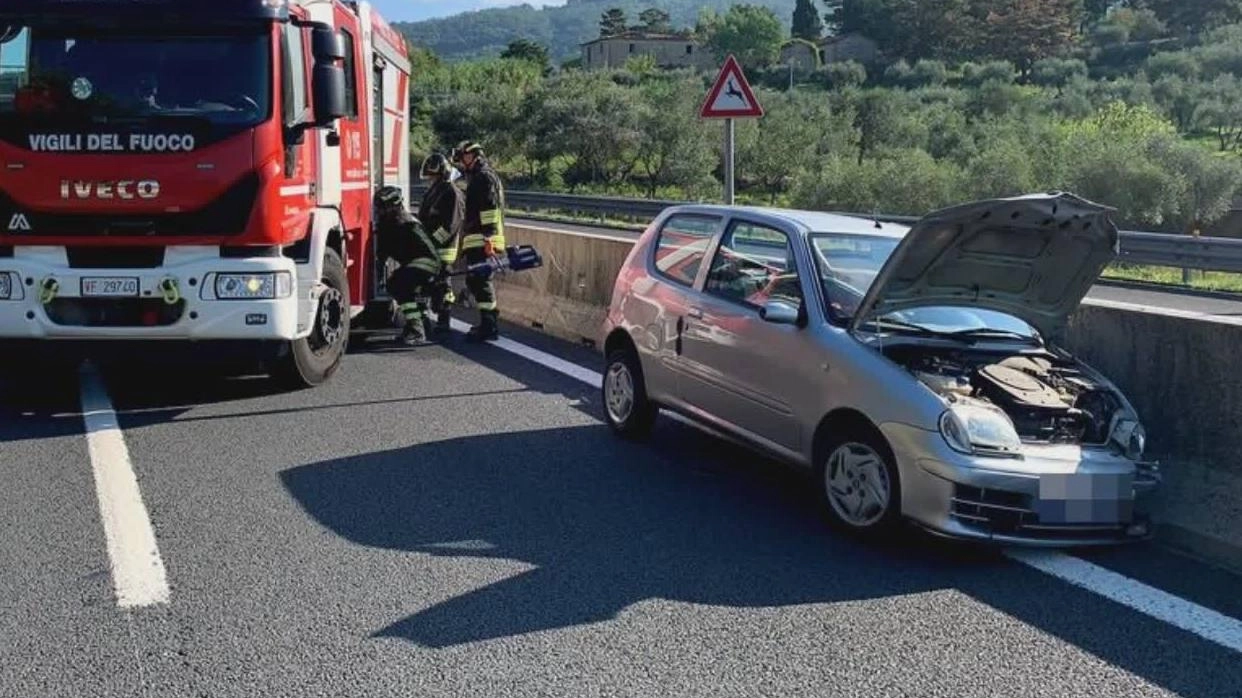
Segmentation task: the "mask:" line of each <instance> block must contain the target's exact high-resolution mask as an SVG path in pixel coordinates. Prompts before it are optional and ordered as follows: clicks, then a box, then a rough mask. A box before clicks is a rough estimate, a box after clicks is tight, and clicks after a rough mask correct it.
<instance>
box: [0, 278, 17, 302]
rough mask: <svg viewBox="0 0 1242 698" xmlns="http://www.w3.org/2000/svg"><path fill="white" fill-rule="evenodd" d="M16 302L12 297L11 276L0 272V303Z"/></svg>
mask: <svg viewBox="0 0 1242 698" xmlns="http://www.w3.org/2000/svg"><path fill="white" fill-rule="evenodd" d="M11 300H18V299H16V298H14V297H13V275H12V274H11V273H9V272H7V271H0V301H11Z"/></svg>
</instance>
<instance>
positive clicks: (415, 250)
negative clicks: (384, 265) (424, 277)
mask: <svg viewBox="0 0 1242 698" xmlns="http://www.w3.org/2000/svg"><path fill="white" fill-rule="evenodd" d="M376 234H377V235H378V237H379V243H378V250H377V252H378V253H379V258H380V259H393V260H395V261H396V262H397V264H400V265H401V266H403V267H404V266H410V267H415V268H418V269H422V270H423V271H426V272H427V273H429V274H437V273H439V271H440V266H441V265H440V259H439V255H438V254H437V253H436V245H435V243H434V242H432V240H431V236H430V235H428V234H427V231H426V230H424V229H423V226H422V224H421V223H419V222H418V219H416V218H415V217H414V216H412V215H410V213H409V212H408V211H406V210H404V209H402V211H401V212H400V214H398V215H397V216H392V217H387V218H383V219H381V220H380V221H379V223H378V225H377V226H376Z"/></svg>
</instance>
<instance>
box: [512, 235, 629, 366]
mask: <svg viewBox="0 0 1242 698" xmlns="http://www.w3.org/2000/svg"><path fill="white" fill-rule="evenodd" d="M505 239H506V244H510V245H513V244H523V245H534V246H535V249H537V250H539V252H540V254H542V255H543V267H542V268H540V269H535V270H532V271H526V272H522V273H520V274H509V275H506V276H504V277H501V278H500V279H498V281H497V283H496V292H497V295H498V296H499V299H500V304H501V317H502V318H504V319H507V320H510V321H513V322H516V323H518V324H521V325H524V326H527V327H534V328H536V329H539V330H541V331H543V332H545V333H547V334H549V335H552V336H554V337H558V338H560V339H564V340H568V341H570V342H574V343H583V344H592V343H594V342H596V341H598V339H599V338H598V336H597V335H598V333H599V328H600V325H601V323H602V322H603V320H604V314H605V312H606V309H607V306H608V301H609V299H610V298H612V284H613V281H614V280H615V279H616V278H617V274H618V273H619V272H620V270H621V265H622V264H624V263H625V258H626V255H628V254H629V253H630V250H631V249H632V248H633V247H634V241H633V240H630V239H627V238H623V237H611V236H609V235H607V234H606V233H600V234H597V235H596V234H591V235H567V234H565V233H563V232H557V231H553V230H548V229H544V228H537V227H531V226H516V225H512V224H509V225H506V226H505Z"/></svg>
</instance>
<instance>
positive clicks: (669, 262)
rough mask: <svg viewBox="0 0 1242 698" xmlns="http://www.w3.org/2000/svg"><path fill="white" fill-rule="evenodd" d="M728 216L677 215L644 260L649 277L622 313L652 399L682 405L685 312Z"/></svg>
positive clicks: (636, 285)
mask: <svg viewBox="0 0 1242 698" xmlns="http://www.w3.org/2000/svg"><path fill="white" fill-rule="evenodd" d="M723 227H724V217H723V216H719V215H711V214H706V213H697V212H696V213H677V214H673V215H671V216H669V218H668V219H667V220H665V221H664V222H663V223H662V224H661V225H660V230H659V231H658V232H657V234H656V238H655V240H654V241H653V243H652V245H651V250H650V254H649V256H648V258H647V260H646V274H645V275H642V276H641V277H640V278H636V279H635V281H634V282H633V285H632V287H631V293H630V294H628V295H627V297H626V300H625V308H624V310H623V312H624V314H625V316H626V319H627V323H628V324H630V325H631V326H632V328H633V329H634V331H635V339H636V343H637V344H638V346H639V351H640V352H641V353H642V354H643V355H644V356H643V365H644V373H645V378H646V383H647V391H648V393H649V394H650V395H651V397H652V398H653V399H656V400H659V401H661V402H665V403H672V404H676V403H679V402H680V401H681V374H682V371H683V367H682V364H681V355H682V334H683V332H684V328H685V322H686V308H687V307H688V303H689V301H690V300H691V298H692V297H694V298H697V292H696V291H695V287H696V285H697V284H698V283H699V282H700V281H701V280H702V278H703V276H704V275H705V272H706V267H707V260H708V255H709V254H710V253H711V247H712V245H713V244H714V243H715V241H716V238H717V237H718V235H719V233H720V231H721V230H722V229H723Z"/></svg>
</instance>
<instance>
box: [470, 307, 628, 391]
mask: <svg viewBox="0 0 1242 698" xmlns="http://www.w3.org/2000/svg"><path fill="white" fill-rule="evenodd" d="M452 323H453V329H455V330H460V331H462V332H464V331H466V330H469V329H470V325H468V324H466V323H464V322H462V321H461V320H457V319H456V318H454V319H453V321H452ZM491 344H493V345H495V346H496V347H498V348H500V349H504V350H505V351H507V352H509V353H511V354H517V355H518V356H520V357H522V358H523V359H527V360H529V361H533V362H535V363H537V364H539V365H541V366H545V367H547V368H550V369H552V370H553V371H556V372H557V373H561V374H564V375H566V376H569V377H570V378H576V379H578V380H580V381H582V382H583V383H587V384H589V385H594V386H596V387H598V386H599V385H600V383H602V382H603V380H604V376H603V375H602V374H600V373H597V372H596V371H592V370H591V369H589V368H583V367H581V366H579V365H578V364H575V363H572V362H569V361H566V360H564V359H562V358H559V357H556V356H553V355H551V354H549V353H547V352H545V351H539V350H538V349H536V348H534V347H528V346H526V345H525V344H520V343H518V342H515V341H513V340H512V339H508V338H507V337H501V338H500V339H498V340H496V341H494V342H491Z"/></svg>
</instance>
